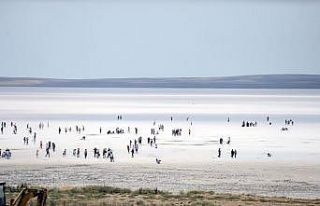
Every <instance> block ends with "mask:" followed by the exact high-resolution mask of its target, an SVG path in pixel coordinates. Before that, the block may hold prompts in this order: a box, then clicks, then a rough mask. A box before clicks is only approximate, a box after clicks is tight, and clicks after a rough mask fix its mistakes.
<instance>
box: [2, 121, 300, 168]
mask: <svg viewBox="0 0 320 206" xmlns="http://www.w3.org/2000/svg"><path fill="white" fill-rule="evenodd" d="M122 118H123V117H122V115H118V116H117V117H116V120H118V121H121V120H122ZM266 120H267V123H268V124H270V125H271V121H270V117H269V116H267V118H266ZM170 121H171V122H173V121H174V120H173V117H172V116H171V117H170ZM186 121H187V122H189V124H190V125H189V128H187V131H186V132H185V131H183V129H182V128H174V127H173V129H172V130H171V131H172V133H171V134H172V137H173V138H174V137H176V136H183V135H185V136H186V134H188V135H189V136H190V134H191V126H192V121H191V118H190V117H188V118H187V119H186ZM227 121H228V122H230V117H228V119H227ZM284 123H285V126H289V125H290V126H293V125H294V121H293V120H292V119H285V121H284ZM9 125H10V126H9V127H10V128H11V130H12V134H14V135H17V131H18V127H17V124H16V123H15V122H10V124H9ZM46 125H47V127H48V128H49V126H50V124H49V122H48V123H47V124H46ZM257 125H258V123H257V121H242V125H241V127H257ZM7 127H8V123H7V122H5V121H2V122H1V134H2V135H3V134H4V133H5V130H6V129H7ZM26 127H27V128H26V133H27V134H28V135H26V136H24V137H23V144H24V145H26V146H28V145H29V143H30V138H33V143H34V144H35V143H36V142H37V137H38V136H39V135H38V133H37V132H36V131H35V130H34V129H33V128H32V127H31V126H30V124H29V123H27V126H26ZM38 128H39V130H44V129H45V124H44V123H43V122H40V123H39V124H38ZM286 128H287V127H283V128H282V130H283V131H284V130H286ZM132 131H133V134H134V135H136V136H138V131H139V129H138V127H132V128H131V127H126V128H125V129H124V128H121V127H116V128H115V129H114V130H113V129H104V128H103V127H101V126H100V127H99V128H98V134H100V135H102V134H107V135H111V134H117V135H121V134H127V135H130V134H131V133H132ZM149 131H150V136H151V137H150V136H147V137H145V139H146V141H145V142H146V144H147V145H149V146H150V147H152V148H155V149H157V148H158V141H157V138H158V135H160V134H161V133H163V132H164V131H165V126H164V124H163V123H160V124H157V123H156V122H155V121H153V124H152V127H151V128H150V130H149ZM62 132H64V133H65V134H67V133H72V132H75V133H76V134H81V133H84V132H85V126H84V125H75V126H67V127H62V126H58V135H61V133H62ZM133 134H132V135H133ZM80 140H84V141H85V140H86V136H85V135H83V136H82V137H81V138H80ZM218 142H219V145H220V146H219V148H218V158H221V157H222V153H223V150H226V151H228V152H229V151H230V155H231V158H237V153H238V151H237V149H234V148H232V149H231V148H230V146H228V145H230V144H231V138H230V137H227V139H226V140H224V139H223V138H222V137H221V138H219V139H218ZM143 145H144V144H143V137H142V136H139V137H137V138H134V139H130V140H129V143H128V144H127V145H126V149H127V153H128V154H129V155H130V156H131V158H134V157H135V155H137V154H138V153H139V150H140V149H141V147H143ZM60 148H61V147H60ZM43 149H44V151H45V152H44V157H45V158H51V155H52V154H53V153H55V152H56V143H55V142H52V141H48V142H46V143H45V147H44V148H43V142H42V140H41V137H40V141H39V148H37V149H36V157H39V155H40V151H41V150H43ZM88 151H93V156H92V157H93V158H96V159H99V158H101V156H102V159H108V160H110V162H114V160H115V158H114V152H113V150H112V149H111V148H107V147H106V148H102V149H101V151H102V153H100V150H99V149H98V148H97V147H95V148H93V149H92V150H90V148H73V149H63V152H62V156H63V157H67V156H71V157H76V158H81V157H83V158H84V159H87V158H88V153H89V152H88ZM68 152H70V153H68ZM228 152H227V153H228ZM41 154H43V153H41ZM58 155H61V153H60V154H58ZM11 156H12V153H11V151H10V149H5V150H4V151H2V152H1V149H0V157H1V158H6V159H10V158H11ZM269 157H271V154H270V155H269ZM160 162H161V160H160V159H159V158H158V157H157V158H156V163H157V164H160Z"/></svg>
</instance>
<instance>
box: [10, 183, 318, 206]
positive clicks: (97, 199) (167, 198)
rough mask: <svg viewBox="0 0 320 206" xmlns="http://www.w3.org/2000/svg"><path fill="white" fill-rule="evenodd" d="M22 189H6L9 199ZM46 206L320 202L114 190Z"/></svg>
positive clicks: (58, 193)
mask: <svg viewBox="0 0 320 206" xmlns="http://www.w3.org/2000/svg"><path fill="white" fill-rule="evenodd" d="M18 191H19V189H16V188H15V189H12V188H7V198H8V200H9V199H10V198H13V197H15V196H16V195H17V194H18ZM47 205H49V206H54V205H88V206H94V205H227V206H239V205H320V199H292V198H285V197H262V196H252V195H232V194H217V193H214V192H202V191H191V192H187V193H180V194H172V193H169V192H162V191H158V190H151V189H139V190H135V191H131V190H129V189H121V188H114V187H107V186H104V187H100V186H87V187H74V188H56V189H50V190H49V195H48V199H47Z"/></svg>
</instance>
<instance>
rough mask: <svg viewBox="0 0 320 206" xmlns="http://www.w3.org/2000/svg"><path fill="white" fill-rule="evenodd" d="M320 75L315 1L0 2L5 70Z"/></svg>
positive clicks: (318, 4) (81, 74)
mask: <svg viewBox="0 0 320 206" xmlns="http://www.w3.org/2000/svg"><path fill="white" fill-rule="evenodd" d="M271 73H309V74H310V73H311V74H320V1H316V0H314V1H313V0H306V1H305V0H292V1H290V0H279V1H276V0H269V1H267V0H239V1H236V0H229V1H228V0H226V1H222V0H212V1H210V0H173V1H169V0H162V1H161V0H149V1H147V0H137V1H135V0H130V1H129V0H119V1H116V0H113V1H108V0H105V1H103V0H69V1H67V0H53V1H49V0H42V1H41V0H31V1H30V0H29V1H24V0H0V76H24V77H25V76H27V77H28V76H29V77H57V78H103V77H172V76H226V75H246V74H271Z"/></svg>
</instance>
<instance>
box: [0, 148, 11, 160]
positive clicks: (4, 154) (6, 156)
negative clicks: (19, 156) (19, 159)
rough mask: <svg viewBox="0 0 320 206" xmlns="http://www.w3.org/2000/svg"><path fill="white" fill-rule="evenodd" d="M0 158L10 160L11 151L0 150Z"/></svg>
mask: <svg viewBox="0 0 320 206" xmlns="http://www.w3.org/2000/svg"><path fill="white" fill-rule="evenodd" d="M0 158H4V159H10V158H11V151H10V149H6V150H4V151H3V152H2V151H1V149H0Z"/></svg>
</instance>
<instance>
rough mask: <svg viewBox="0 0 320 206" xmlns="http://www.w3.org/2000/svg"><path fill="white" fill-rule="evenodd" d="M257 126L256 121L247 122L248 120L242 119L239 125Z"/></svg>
mask: <svg viewBox="0 0 320 206" xmlns="http://www.w3.org/2000/svg"><path fill="white" fill-rule="evenodd" d="M256 126H258V122H249V121H242V125H241V127H256Z"/></svg>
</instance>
